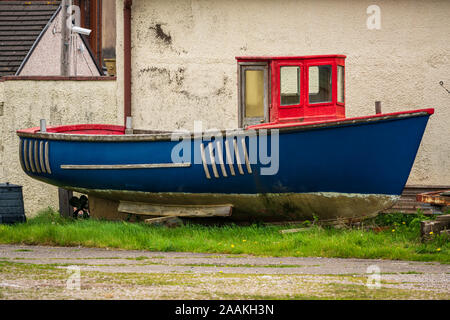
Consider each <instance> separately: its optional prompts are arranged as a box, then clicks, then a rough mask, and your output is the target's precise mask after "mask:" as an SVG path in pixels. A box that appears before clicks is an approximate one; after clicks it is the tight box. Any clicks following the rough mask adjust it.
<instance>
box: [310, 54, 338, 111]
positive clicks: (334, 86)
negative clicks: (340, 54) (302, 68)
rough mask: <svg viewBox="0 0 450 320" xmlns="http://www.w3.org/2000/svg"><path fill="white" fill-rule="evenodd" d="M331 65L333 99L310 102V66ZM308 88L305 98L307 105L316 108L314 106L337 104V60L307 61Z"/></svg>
mask: <svg viewBox="0 0 450 320" xmlns="http://www.w3.org/2000/svg"><path fill="white" fill-rule="evenodd" d="M328 65H329V66H331V101H328V102H318V103H310V102H309V68H310V67H317V66H328ZM305 76H306V82H307V83H306V88H307V91H306V92H307V93H305V100H306V106H308V107H311V108H314V107H323V106H330V105H333V104H336V100H337V83H336V82H337V67H336V61H333V60H329V61H323V60H322V61H320V62H319V61H308V62H307V63H306V75H305Z"/></svg>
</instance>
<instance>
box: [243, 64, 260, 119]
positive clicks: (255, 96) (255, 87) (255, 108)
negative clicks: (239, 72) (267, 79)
mask: <svg viewBox="0 0 450 320" xmlns="http://www.w3.org/2000/svg"><path fill="white" fill-rule="evenodd" d="M245 117H246V118H255V117H264V70H245Z"/></svg>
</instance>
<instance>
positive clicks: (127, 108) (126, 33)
mask: <svg viewBox="0 0 450 320" xmlns="http://www.w3.org/2000/svg"><path fill="white" fill-rule="evenodd" d="M132 5H133V0H124V3H123V48H124V49H123V51H124V53H123V65H124V71H123V84H124V85H123V87H124V97H123V104H124V106H123V107H124V124H125V125H126V124H127V118H128V117H131V6H132Z"/></svg>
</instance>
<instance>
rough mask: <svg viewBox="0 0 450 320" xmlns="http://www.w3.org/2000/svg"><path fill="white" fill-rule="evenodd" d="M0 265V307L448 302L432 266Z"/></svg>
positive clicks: (24, 258) (84, 261)
mask: <svg viewBox="0 0 450 320" xmlns="http://www.w3.org/2000/svg"><path fill="white" fill-rule="evenodd" d="M0 261H2V262H3V263H2V264H1V265H0V299H24V298H25V299H222V298H228V299H246V298H249V299H258V298H277V299H278V298H281V299H316V298H326V299H446V300H448V299H449V298H450V282H449V280H450V266H449V265H444V264H439V263H436V262H412V261H391V260H366V259H335V258H316V257H311V258H298V257H283V258H277V257H255V256H249V255H223V254H201V253H179V252H149V251H129V250H111V249H97V248H82V247H70V248H62V247H46V246H23V245H0ZM70 266H76V267H77V268H79V269H77V270H79V273H76V272H75V273H74V271H71V268H69V267H70ZM369 267H371V268H375V269H377V270H379V272H380V280H381V286H380V288H378V289H371V288H368V286H367V283H368V281H369V280H370V278H371V277H373V275H372V273H371V272H370V271H368V268H369ZM372 272H373V271H372ZM78 274H79V277H78ZM74 276H76V277H78V279H79V284H80V286H79V287H78V286H77V285H73V283H75V284H77V283H78V282H77V280H73V279H77V278H73V277H74ZM69 279H72V282H71V283H72V284H69V285H68V283H69V282H68V280H69ZM78 289H79V290H78Z"/></svg>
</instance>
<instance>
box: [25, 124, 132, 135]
mask: <svg viewBox="0 0 450 320" xmlns="http://www.w3.org/2000/svg"><path fill="white" fill-rule="evenodd" d="M39 130H40V128H39V127H34V128H29V129H23V130H17V133H37V132H39ZM47 132H48V133H65V134H87V135H90V134H101V135H124V134H125V127H124V126H117V125H112V124H75V125H67V126H57V127H50V126H49V127H47Z"/></svg>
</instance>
